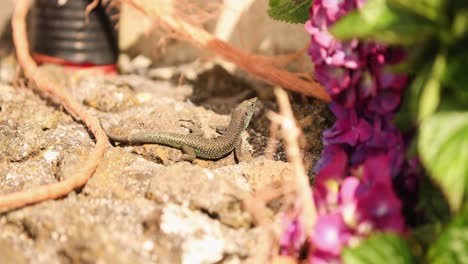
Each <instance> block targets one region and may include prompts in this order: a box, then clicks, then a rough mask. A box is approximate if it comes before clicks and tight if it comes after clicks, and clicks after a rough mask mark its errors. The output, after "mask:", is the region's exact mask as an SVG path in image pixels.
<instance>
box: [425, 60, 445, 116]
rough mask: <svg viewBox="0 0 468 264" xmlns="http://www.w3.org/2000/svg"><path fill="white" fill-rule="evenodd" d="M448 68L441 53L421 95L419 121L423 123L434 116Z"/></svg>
mask: <svg viewBox="0 0 468 264" xmlns="http://www.w3.org/2000/svg"><path fill="white" fill-rule="evenodd" d="M445 68H446V58H445V55H444V54H442V53H439V54H438V55H437V57H436V59H435V61H434V65H433V66H432V73H431V75H430V78H429V80H428V81H427V82H426V85H425V87H424V88H423V90H422V93H421V100H420V103H419V111H418V120H419V121H422V120H424V119H425V118H427V117H429V116H430V115H432V113H434V112H435V110H436V109H437V106H438V105H439V102H440V89H441V80H442V76H443V74H444V72H445Z"/></svg>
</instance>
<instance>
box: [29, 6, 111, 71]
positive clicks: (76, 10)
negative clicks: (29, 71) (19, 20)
mask: <svg viewBox="0 0 468 264" xmlns="http://www.w3.org/2000/svg"><path fill="white" fill-rule="evenodd" d="M90 2H92V1H91V0H35V4H34V8H33V11H32V17H31V18H32V20H31V22H32V25H31V29H32V32H31V33H32V35H31V37H32V38H31V42H32V50H33V53H34V55H35V57H36V58H41V60H44V58H49V59H50V61H52V62H53V61H54V60H55V61H63V62H65V64H66V63H69V64H72V65H106V64H115V63H116V62H117V56H118V35H117V31H116V30H115V25H116V23H117V21H116V20H115V19H111V16H113V15H115V14H117V13H118V12H119V10H118V9H119V8H118V7H112V6H110V5H109V4H110V1H105V2H106V5H104V6H103V5H98V6H97V7H96V8H95V9H94V10H93V11H92V12H91V13H89V15H88V19H86V16H85V9H86V6H87V5H88V4H89V3H90Z"/></svg>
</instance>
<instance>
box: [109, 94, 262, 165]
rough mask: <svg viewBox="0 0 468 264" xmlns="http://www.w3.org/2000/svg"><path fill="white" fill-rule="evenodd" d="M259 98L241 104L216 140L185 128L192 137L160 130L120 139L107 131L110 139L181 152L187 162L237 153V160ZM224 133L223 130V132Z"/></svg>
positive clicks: (200, 132)
mask: <svg viewBox="0 0 468 264" xmlns="http://www.w3.org/2000/svg"><path fill="white" fill-rule="evenodd" d="M256 103H257V97H254V98H251V99H248V100H245V101H243V102H242V103H241V104H239V105H238V106H237V107H236V108H235V109H234V111H233V112H232V114H231V121H230V123H229V125H228V126H227V127H226V128H222V129H217V131H218V132H219V133H221V135H220V136H219V137H216V138H205V137H204V134H203V131H202V130H201V129H200V127H196V126H194V124H192V126H183V127H186V128H188V129H190V132H191V133H189V134H179V133H170V132H159V131H141V132H136V133H132V134H130V135H128V136H118V135H114V134H112V133H109V132H107V131H106V134H107V136H108V137H109V138H110V139H111V140H113V141H118V142H126V143H131V144H146V143H153V144H160V145H165V146H170V147H174V148H178V149H181V150H182V151H183V152H184V153H185V154H184V155H183V156H182V159H183V160H187V161H193V160H194V159H195V158H196V157H200V158H203V159H220V158H222V157H225V156H227V155H228V154H229V153H231V152H232V151H233V150H234V154H235V157H236V159H237V160H240V156H241V146H242V141H241V133H242V132H243V131H244V130H245V129H246V128H247V126H248V125H249V122H250V119H251V118H252V114H253V112H254V110H255V105H256ZM221 130H222V131H221Z"/></svg>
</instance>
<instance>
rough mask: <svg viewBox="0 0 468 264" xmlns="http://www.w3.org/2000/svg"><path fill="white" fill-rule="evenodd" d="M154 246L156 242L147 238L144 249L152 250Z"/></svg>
mask: <svg viewBox="0 0 468 264" xmlns="http://www.w3.org/2000/svg"><path fill="white" fill-rule="evenodd" d="M153 248H154V243H153V241H151V240H146V241H145V242H144V243H143V249H144V250H146V251H151V250H152V249H153Z"/></svg>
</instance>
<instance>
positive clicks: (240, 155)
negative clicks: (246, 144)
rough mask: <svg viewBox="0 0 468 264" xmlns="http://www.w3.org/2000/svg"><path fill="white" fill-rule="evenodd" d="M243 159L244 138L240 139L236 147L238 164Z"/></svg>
mask: <svg viewBox="0 0 468 264" xmlns="http://www.w3.org/2000/svg"><path fill="white" fill-rule="evenodd" d="M242 159H243V154H242V137H239V139H238V140H237V141H236V145H235V147H234V160H235V161H236V163H239V162H241V161H242Z"/></svg>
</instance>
